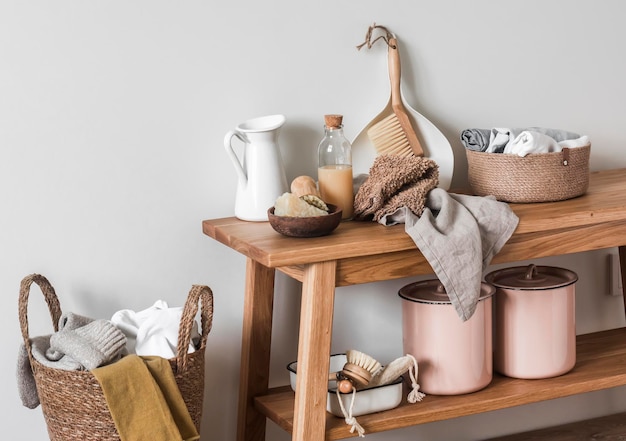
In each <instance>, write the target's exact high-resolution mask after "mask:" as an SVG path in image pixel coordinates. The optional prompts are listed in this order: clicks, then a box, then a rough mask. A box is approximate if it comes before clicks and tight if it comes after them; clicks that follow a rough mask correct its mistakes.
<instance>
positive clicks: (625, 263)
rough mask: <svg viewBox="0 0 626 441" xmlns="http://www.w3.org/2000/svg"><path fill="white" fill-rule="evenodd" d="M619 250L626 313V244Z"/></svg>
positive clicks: (625, 311)
mask: <svg viewBox="0 0 626 441" xmlns="http://www.w3.org/2000/svg"><path fill="white" fill-rule="evenodd" d="M618 250H619V268H620V271H621V273H622V296H623V297H624V314H625V315H626V245H622V246H621V247H619V248H618Z"/></svg>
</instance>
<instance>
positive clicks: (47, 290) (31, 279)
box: [18, 274, 61, 354]
mask: <svg viewBox="0 0 626 441" xmlns="http://www.w3.org/2000/svg"><path fill="white" fill-rule="evenodd" d="M33 283H35V284H36V285H38V286H39V288H40V289H41V292H42V293H43V296H44V298H45V299H46V303H47V304H48V310H49V311H50V318H51V319H52V326H53V328H54V332H57V331H58V330H59V319H60V318H61V304H60V303H59V299H58V297H57V295H56V292H55V291H54V288H53V287H52V285H51V284H50V282H49V281H48V279H46V278H45V277H44V276H42V275H41V274H30V275H28V276H26V277H24V278H23V279H22V282H21V284H20V295H19V299H18V314H19V319H20V328H21V330H22V338H23V339H24V346H26V350H27V351H28V353H29V354H30V339H29V335H28V296H29V294H30V287H31V285H32V284H33Z"/></svg>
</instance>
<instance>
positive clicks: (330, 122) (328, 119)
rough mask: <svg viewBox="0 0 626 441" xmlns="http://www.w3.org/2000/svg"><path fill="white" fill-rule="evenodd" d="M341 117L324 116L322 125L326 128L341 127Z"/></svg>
mask: <svg viewBox="0 0 626 441" xmlns="http://www.w3.org/2000/svg"><path fill="white" fill-rule="evenodd" d="M342 121H343V115H324V124H326V127H328V128H337V127H341V123H342Z"/></svg>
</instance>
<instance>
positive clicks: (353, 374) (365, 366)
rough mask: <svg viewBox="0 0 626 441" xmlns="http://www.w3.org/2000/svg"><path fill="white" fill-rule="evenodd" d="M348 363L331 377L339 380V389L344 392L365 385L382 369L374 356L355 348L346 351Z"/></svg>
mask: <svg viewBox="0 0 626 441" xmlns="http://www.w3.org/2000/svg"><path fill="white" fill-rule="evenodd" d="M346 359H347V361H346V364H344V366H343V369H342V370H341V371H339V372H335V373H332V374H331V376H330V379H332V380H335V379H336V380H337V389H338V390H339V391H340V392H343V393H349V392H352V390H353V389H354V388H358V387H365V386H367V385H368V384H369V382H370V381H371V379H372V377H373V376H374V375H376V374H377V373H378V371H380V369H381V365H380V363H379V362H378V361H376V360H375V359H374V358H373V357H371V356H369V355H367V354H364V353H363V352H360V351H355V350H353V349H351V350H349V351H347V352H346Z"/></svg>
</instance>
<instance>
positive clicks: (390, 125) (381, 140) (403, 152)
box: [367, 37, 424, 156]
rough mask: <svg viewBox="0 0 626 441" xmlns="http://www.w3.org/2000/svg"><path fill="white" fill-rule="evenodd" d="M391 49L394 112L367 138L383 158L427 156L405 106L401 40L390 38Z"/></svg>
mask: <svg viewBox="0 0 626 441" xmlns="http://www.w3.org/2000/svg"><path fill="white" fill-rule="evenodd" d="M388 46H389V47H388V62H389V80H390V81H391V108H392V110H393V112H392V113H391V114H390V115H388V116H387V117H385V118H384V119H382V120H381V121H379V122H377V123H376V124H374V125H373V126H372V127H370V128H369V129H368V131H367V135H368V136H369V138H370V140H371V141H372V144H374V147H375V148H376V151H377V152H378V153H380V154H390V155H398V156H410V155H415V156H424V150H423V149H422V145H421V144H420V142H419V139H417V134H416V133H415V130H414V129H413V126H412V125H411V121H410V120H409V116H408V114H407V111H406V109H405V107H404V104H403V103H402V93H401V91H400V52H399V49H398V40H397V39H396V38H395V37H393V38H390V39H389V43H388Z"/></svg>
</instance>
